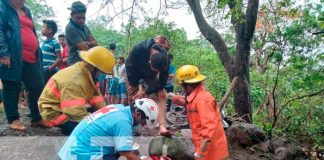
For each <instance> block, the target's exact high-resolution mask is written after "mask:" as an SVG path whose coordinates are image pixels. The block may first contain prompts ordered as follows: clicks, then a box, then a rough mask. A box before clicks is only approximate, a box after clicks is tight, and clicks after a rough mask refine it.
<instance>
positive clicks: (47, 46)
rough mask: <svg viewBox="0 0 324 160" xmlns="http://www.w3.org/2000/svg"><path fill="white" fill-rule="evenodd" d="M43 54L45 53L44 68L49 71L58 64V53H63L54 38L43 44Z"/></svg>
mask: <svg viewBox="0 0 324 160" xmlns="http://www.w3.org/2000/svg"><path fill="white" fill-rule="evenodd" d="M41 49H42V52H43V67H44V69H45V70H46V69H48V67H50V66H51V65H53V64H54V63H55V62H56V59H57V55H56V54H57V53H61V46H60V44H59V43H58V42H57V40H56V39H55V38H54V37H53V38H50V39H47V40H45V41H44V42H43V44H42V48H41Z"/></svg>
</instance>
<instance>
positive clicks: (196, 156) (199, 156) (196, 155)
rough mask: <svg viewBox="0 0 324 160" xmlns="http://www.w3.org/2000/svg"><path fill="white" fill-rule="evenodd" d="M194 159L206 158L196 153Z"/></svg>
mask: <svg viewBox="0 0 324 160" xmlns="http://www.w3.org/2000/svg"><path fill="white" fill-rule="evenodd" d="M194 157H195V158H197V159H199V158H204V156H202V155H200V154H198V153H197V152H196V153H194Z"/></svg>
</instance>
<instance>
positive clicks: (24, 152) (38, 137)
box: [0, 107, 313, 160]
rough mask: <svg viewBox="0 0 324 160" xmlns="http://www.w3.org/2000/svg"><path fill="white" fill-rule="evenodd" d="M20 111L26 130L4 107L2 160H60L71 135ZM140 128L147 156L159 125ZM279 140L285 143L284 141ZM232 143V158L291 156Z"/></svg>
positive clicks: (0, 133)
mask: <svg viewBox="0 0 324 160" xmlns="http://www.w3.org/2000/svg"><path fill="white" fill-rule="evenodd" d="M19 111H20V115H21V120H22V121H23V123H24V124H26V126H28V129H27V131H24V132H20V131H16V130H12V129H10V128H9V126H8V124H7V122H6V119H5V116H4V111H3V108H1V107H0V160H7V159H8V160H9V159H10V160H25V159H26V160H27V159H28V160H57V152H58V151H59V149H60V148H61V146H62V144H63V143H64V142H65V140H66V138H67V137H65V136H63V135H62V134H61V133H60V129H59V128H41V127H33V126H30V118H28V116H27V114H28V113H29V110H28V109H27V108H20V109H19ZM180 129H182V128H179V127H177V126H171V130H172V131H173V132H174V133H176V134H177V133H178V131H179V130H180ZM187 131H188V130H187ZM139 132H140V134H141V135H142V136H136V137H134V141H135V142H136V143H138V144H139V145H140V150H139V151H140V153H141V155H142V156H147V155H148V145H149V143H150V141H151V140H152V138H154V137H155V136H156V135H158V128H153V129H152V128H151V129H147V128H142V129H140V131H139ZM189 132H190V130H189ZM226 134H227V137H229V131H226ZM279 142H280V143H281V142H282V141H279ZM228 143H229V144H228V147H229V150H230V159H231V160H242V159H243V160H245V159H246V160H268V159H287V158H278V156H275V155H274V153H270V152H268V146H269V144H267V143H266V142H264V143H260V144H258V145H254V146H251V147H242V146H241V145H239V144H238V143H237V142H235V141H230V140H229V141H228ZM280 143H279V144H280ZM279 146H280V145H279ZM188 148H190V147H188ZM288 159H290V158H288ZM293 159H309V158H305V157H304V156H302V157H299V158H297V157H296V156H295V157H294V158H293ZM312 159H313V158H312Z"/></svg>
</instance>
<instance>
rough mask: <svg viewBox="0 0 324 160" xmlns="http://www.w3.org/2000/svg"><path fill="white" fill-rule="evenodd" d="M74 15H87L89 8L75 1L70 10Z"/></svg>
mask: <svg viewBox="0 0 324 160" xmlns="http://www.w3.org/2000/svg"><path fill="white" fill-rule="evenodd" d="M68 9H69V10H71V12H72V13H85V12H86V11H87V7H86V6H85V5H84V4H83V3H82V2H80V1H75V2H73V3H72V6H71V7H69V8H68Z"/></svg>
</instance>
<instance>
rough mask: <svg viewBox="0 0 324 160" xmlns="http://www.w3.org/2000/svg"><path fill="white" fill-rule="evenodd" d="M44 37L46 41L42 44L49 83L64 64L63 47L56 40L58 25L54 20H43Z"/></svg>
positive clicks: (46, 77)
mask: <svg viewBox="0 0 324 160" xmlns="http://www.w3.org/2000/svg"><path fill="white" fill-rule="evenodd" d="M43 23H44V25H43V28H42V35H43V36H45V37H46V40H45V41H43V44H42V47H41V49H42V52H43V69H44V79H45V82H47V81H48V80H49V79H50V78H51V77H52V76H53V75H54V74H55V73H56V72H57V71H58V68H57V67H58V66H59V65H60V64H61V63H62V55H61V47H60V44H59V43H58V42H57V40H56V39H55V38H54V35H55V33H56V32H57V25H56V23H55V22H54V21H52V20H43Z"/></svg>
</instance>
